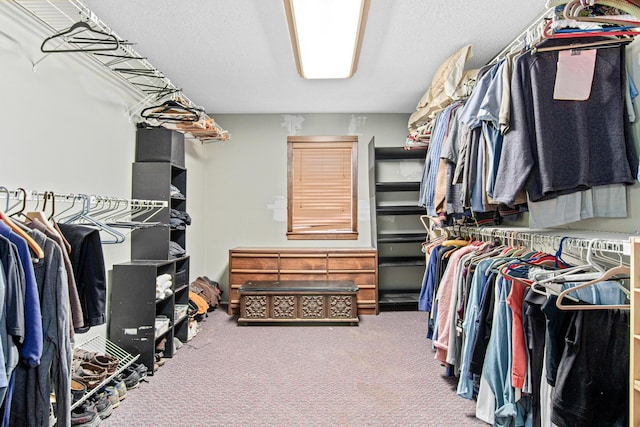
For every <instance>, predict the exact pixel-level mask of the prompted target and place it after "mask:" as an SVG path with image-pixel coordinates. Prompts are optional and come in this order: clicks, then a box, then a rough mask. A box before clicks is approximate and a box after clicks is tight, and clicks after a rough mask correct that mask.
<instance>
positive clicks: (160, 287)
mask: <svg viewBox="0 0 640 427" xmlns="http://www.w3.org/2000/svg"><path fill="white" fill-rule="evenodd" d="M172 285H173V281H172V279H171V275H170V274H168V273H165V274H161V275H159V276H158V277H156V299H157V300H161V299H165V298H167V297H168V296H170V295H171V294H172V293H173V290H172V289H171V286H172Z"/></svg>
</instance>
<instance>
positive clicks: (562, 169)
mask: <svg viewBox="0 0 640 427" xmlns="http://www.w3.org/2000/svg"><path fill="white" fill-rule="evenodd" d="M577 41H580V42H584V41H585V40H573V39H568V40H548V41H547V42H546V43H547V44H545V46H557V45H567V44H570V43H572V42H573V43H575V42H577ZM624 52H625V50H624V47H610V48H607V49H597V50H596V53H597V58H596V59H597V60H596V62H595V70H594V78H593V85H592V88H591V94H590V96H589V98H588V99H586V100H584V101H568V100H556V99H554V85H555V79H556V67H557V63H558V52H557V51H549V52H542V53H538V54H535V55H522V56H520V57H519V58H518V59H517V60H516V61H515V64H514V70H513V77H512V84H511V121H510V130H509V132H508V133H507V134H506V135H505V136H504V145H503V151H502V156H501V161H500V165H499V168H498V175H497V178H496V186H495V189H494V200H495V201H496V202H500V203H504V204H507V205H513V203H514V202H515V198H516V195H517V193H518V192H519V191H520V190H521V189H522V188H525V187H526V190H527V193H528V195H529V198H530V200H532V201H534V202H535V201H539V200H546V199H549V198H553V197H555V196H558V195H561V194H569V193H573V192H576V191H580V190H584V189H586V188H590V187H592V186H598V185H607V184H632V183H633V182H634V177H635V176H636V175H637V172H638V158H637V154H636V153H635V148H634V144H633V141H632V139H631V134H630V128H629V122H628V119H627V114H626V107H625V91H626V90H627V78H626V71H625V57H624Z"/></svg>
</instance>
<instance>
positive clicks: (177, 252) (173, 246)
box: [169, 241, 187, 259]
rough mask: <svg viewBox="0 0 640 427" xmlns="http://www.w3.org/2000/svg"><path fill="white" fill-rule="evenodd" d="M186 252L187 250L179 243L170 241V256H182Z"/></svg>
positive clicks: (173, 257)
mask: <svg viewBox="0 0 640 427" xmlns="http://www.w3.org/2000/svg"><path fill="white" fill-rule="evenodd" d="M186 253H187V251H185V250H184V248H183V247H182V246H180V245H179V244H178V243H176V242H173V241H171V242H169V258H171V259H175V258H182V257H183V256H185V254H186Z"/></svg>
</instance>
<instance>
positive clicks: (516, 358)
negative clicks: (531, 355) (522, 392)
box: [507, 280, 527, 388]
mask: <svg viewBox="0 0 640 427" xmlns="http://www.w3.org/2000/svg"><path fill="white" fill-rule="evenodd" d="M526 289H527V285H526V284H524V283H522V282H519V281H517V280H513V281H512V286H511V292H510V293H509V296H508V297H507V304H508V305H509V307H510V308H511V312H512V314H513V315H512V316H511V319H512V320H511V321H512V325H511V346H512V348H511V352H512V353H513V359H512V363H511V385H512V386H513V387H514V388H523V387H524V378H525V376H526V374H527V343H526V340H525V336H524V326H523V323H522V302H523V301H524V293H525V291H526Z"/></svg>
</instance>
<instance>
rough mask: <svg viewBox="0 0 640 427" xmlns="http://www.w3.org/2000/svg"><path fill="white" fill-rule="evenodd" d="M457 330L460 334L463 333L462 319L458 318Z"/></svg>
mask: <svg viewBox="0 0 640 427" xmlns="http://www.w3.org/2000/svg"><path fill="white" fill-rule="evenodd" d="M456 332H457V334H458V335H462V319H456Z"/></svg>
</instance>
